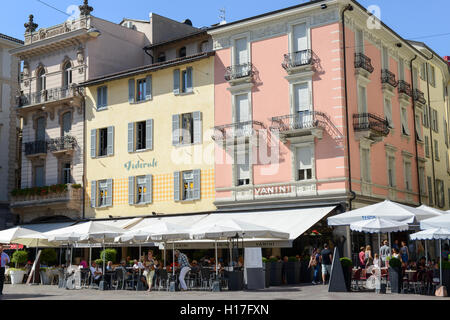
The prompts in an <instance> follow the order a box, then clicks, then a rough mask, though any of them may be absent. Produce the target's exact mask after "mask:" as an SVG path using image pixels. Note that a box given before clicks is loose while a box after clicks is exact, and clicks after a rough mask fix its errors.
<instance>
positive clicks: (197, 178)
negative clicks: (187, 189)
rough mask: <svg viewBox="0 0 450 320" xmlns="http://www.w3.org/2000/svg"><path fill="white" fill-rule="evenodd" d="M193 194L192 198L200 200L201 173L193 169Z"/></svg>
mask: <svg viewBox="0 0 450 320" xmlns="http://www.w3.org/2000/svg"><path fill="white" fill-rule="evenodd" d="M193 172H194V195H193V200H200V185H201V181H200V177H201V173H200V170H199V169H197V170H194V171H193Z"/></svg>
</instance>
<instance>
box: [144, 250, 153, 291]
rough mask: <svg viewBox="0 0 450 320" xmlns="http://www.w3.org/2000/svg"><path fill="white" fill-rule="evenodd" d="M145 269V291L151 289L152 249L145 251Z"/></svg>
mask: <svg viewBox="0 0 450 320" xmlns="http://www.w3.org/2000/svg"><path fill="white" fill-rule="evenodd" d="M146 271H147V273H146V279H147V285H148V290H147V292H150V291H152V286H153V277H154V276H155V259H154V258H153V251H152V250H149V251H148V253H147V262H146Z"/></svg>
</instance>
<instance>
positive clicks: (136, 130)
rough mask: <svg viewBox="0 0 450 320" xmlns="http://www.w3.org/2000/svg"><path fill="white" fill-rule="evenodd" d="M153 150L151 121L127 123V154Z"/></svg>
mask: <svg viewBox="0 0 450 320" xmlns="http://www.w3.org/2000/svg"><path fill="white" fill-rule="evenodd" d="M152 149H153V119H148V120H146V121H140V122H130V123H128V152H135V151H140V150H152Z"/></svg>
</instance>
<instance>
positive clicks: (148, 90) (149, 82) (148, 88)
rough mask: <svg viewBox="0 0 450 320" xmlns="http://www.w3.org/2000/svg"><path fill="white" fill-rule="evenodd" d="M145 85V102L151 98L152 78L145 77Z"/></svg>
mask: <svg viewBox="0 0 450 320" xmlns="http://www.w3.org/2000/svg"><path fill="white" fill-rule="evenodd" d="M145 83H146V86H145V100H150V99H151V98H152V76H147V78H146V79H145Z"/></svg>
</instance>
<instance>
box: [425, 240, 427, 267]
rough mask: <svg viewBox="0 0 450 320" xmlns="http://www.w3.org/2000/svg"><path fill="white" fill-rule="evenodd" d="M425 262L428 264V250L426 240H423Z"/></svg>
mask: <svg viewBox="0 0 450 320" xmlns="http://www.w3.org/2000/svg"><path fill="white" fill-rule="evenodd" d="M425 261H426V263H427V264H428V250H427V240H425Z"/></svg>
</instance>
